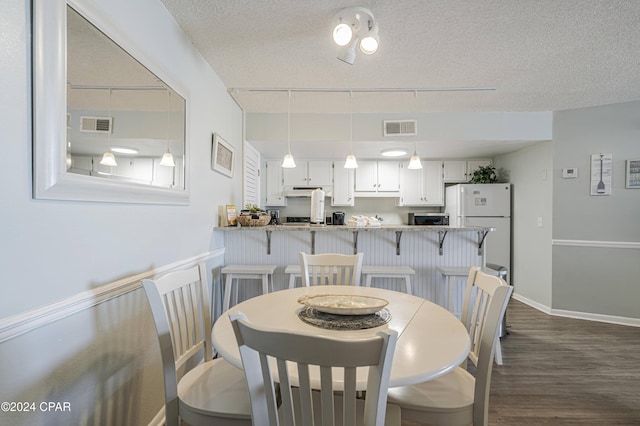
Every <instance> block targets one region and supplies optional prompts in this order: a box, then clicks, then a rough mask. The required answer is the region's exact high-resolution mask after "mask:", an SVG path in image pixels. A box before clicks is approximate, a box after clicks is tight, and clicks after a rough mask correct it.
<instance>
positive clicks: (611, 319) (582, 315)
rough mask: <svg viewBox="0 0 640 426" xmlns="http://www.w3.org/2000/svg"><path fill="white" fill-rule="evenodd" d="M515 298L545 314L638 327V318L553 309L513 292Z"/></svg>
mask: <svg viewBox="0 0 640 426" xmlns="http://www.w3.org/2000/svg"><path fill="white" fill-rule="evenodd" d="M512 297H513V298H514V299H515V300H517V301H519V302H522V303H524V304H525V305H528V306H531V307H532V308H534V309H537V310H539V311H540V312H543V313H545V314H547V315H553V316H556V317H565V318H574V319H582V320H587V321H597V322H605V323H609V324H617V325H626V326H630V327H640V318H629V317H619V316H614V315H602V314H593V313H590V312H577V311H566V310H564V309H553V308H550V307H548V306H546V305H543V304H541V303H538V302H536V301H534V300H531V299H528V298H526V297H524V296H522V295H520V294H517V293H513V296H512Z"/></svg>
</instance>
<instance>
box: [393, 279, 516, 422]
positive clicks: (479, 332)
mask: <svg viewBox="0 0 640 426" xmlns="http://www.w3.org/2000/svg"><path fill="white" fill-rule="evenodd" d="M469 276H470V278H469V280H470V283H471V285H468V286H467V289H466V294H465V299H464V305H463V312H462V316H463V321H467V322H468V324H475V326H469V337H470V339H471V351H470V352H469V357H468V358H469V360H470V361H471V362H472V363H473V364H474V365H475V366H476V373H475V377H474V376H473V375H471V373H469V372H468V371H467V370H466V368H464V366H461V367H458V368H456V369H455V370H454V371H452V372H450V373H448V374H446V375H444V376H442V377H439V378H437V379H434V380H430V381H428V382H424V383H419V384H416V385H411V386H401V387H395V388H391V389H389V402H390V403H393V404H397V405H399V406H400V407H401V409H402V419H403V420H414V421H418V422H422V423H429V424H435V425H449V426H453V425H469V424H473V425H474V426H481V425H487V423H488V410H489V389H490V386H491V372H492V369H493V358H494V354H495V346H496V339H498V329H499V326H500V322H501V321H502V316H503V315H504V312H505V309H506V307H507V302H508V301H509V296H510V295H511V291H512V290H513V288H512V287H511V286H509V285H508V284H507V283H506V282H505V281H504V280H502V279H501V278H499V277H497V276H494V275H489V274H486V273H484V272H482V271H480V270H479V268H474V269H472V270H471V271H470V274H469ZM465 314H466V315H465Z"/></svg>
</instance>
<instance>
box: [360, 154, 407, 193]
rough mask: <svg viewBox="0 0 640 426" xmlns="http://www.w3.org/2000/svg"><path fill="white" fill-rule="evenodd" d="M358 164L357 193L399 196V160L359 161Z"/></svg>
mask: <svg viewBox="0 0 640 426" xmlns="http://www.w3.org/2000/svg"><path fill="white" fill-rule="evenodd" d="M358 165H359V167H358V168H357V169H356V171H355V191H356V194H355V195H360V196H375V195H376V194H378V195H377V196H397V195H398V194H399V191H400V162H399V161H359V162H358ZM358 193H360V194H358ZM392 193H393V194H392Z"/></svg>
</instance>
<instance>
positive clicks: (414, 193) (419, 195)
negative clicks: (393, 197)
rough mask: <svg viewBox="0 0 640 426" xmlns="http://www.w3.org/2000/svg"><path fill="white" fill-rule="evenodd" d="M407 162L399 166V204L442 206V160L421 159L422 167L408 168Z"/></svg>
mask: <svg viewBox="0 0 640 426" xmlns="http://www.w3.org/2000/svg"><path fill="white" fill-rule="evenodd" d="M408 164H409V163H408V162H407V163H404V164H402V168H401V172H400V174H401V186H400V187H401V190H400V200H399V205H402V206H443V205H444V181H443V176H442V161H423V162H422V169H417V170H410V169H408V168H407V166H408Z"/></svg>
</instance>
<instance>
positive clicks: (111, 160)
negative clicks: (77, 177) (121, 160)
mask: <svg viewBox="0 0 640 426" xmlns="http://www.w3.org/2000/svg"><path fill="white" fill-rule="evenodd" d="M109 118H111V89H109ZM112 126H113V121H111V124H110V126H109V132H108V133H107V150H106V151H105V153H104V154H103V155H102V160H100V164H101V165H103V166H110V167H116V166H117V165H118V163H116V156H115V155H113V152H111V130H112Z"/></svg>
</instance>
